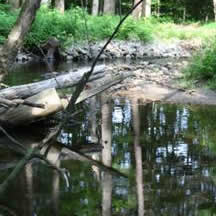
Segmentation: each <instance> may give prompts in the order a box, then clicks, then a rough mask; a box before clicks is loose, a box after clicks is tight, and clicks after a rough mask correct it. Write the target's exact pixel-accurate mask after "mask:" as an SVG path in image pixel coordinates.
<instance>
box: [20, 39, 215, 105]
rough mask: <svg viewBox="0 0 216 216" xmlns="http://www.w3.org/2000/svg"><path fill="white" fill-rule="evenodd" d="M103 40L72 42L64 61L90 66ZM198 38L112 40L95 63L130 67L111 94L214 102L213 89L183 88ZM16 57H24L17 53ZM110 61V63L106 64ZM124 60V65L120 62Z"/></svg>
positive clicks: (120, 68)
mask: <svg viewBox="0 0 216 216" xmlns="http://www.w3.org/2000/svg"><path fill="white" fill-rule="evenodd" d="M104 43H105V41H102V42H99V43H94V44H91V46H90V47H89V45H87V44H85V45H82V46H81V45H73V46H71V47H70V48H68V49H67V51H66V52H65V53H64V57H65V59H66V60H67V62H68V63H70V62H83V63H85V64H88V63H89V64H90V65H91V60H93V59H94V58H95V57H96V56H97V54H98V52H99V51H100V49H101V48H102V46H103V44H104ZM201 46H202V44H201V43H200V41H198V40H190V41H187V40H183V41H181V40H173V41H166V42H164V41H157V40H155V41H153V42H151V43H148V44H145V43H142V42H140V41H139V42H137V41H129V42H126V41H119V40H114V41H112V42H111V43H110V44H109V46H108V47H107V49H106V50H105V52H104V53H103V54H102V56H101V57H100V59H99V60H100V61H99V63H102V62H109V66H110V70H109V73H111V74H112V73H116V71H120V72H122V71H124V70H125V69H126V71H128V70H130V71H132V72H133V74H134V76H133V77H132V78H128V79H126V80H125V81H123V82H122V83H121V84H118V85H117V86H114V87H112V88H111V94H112V96H114V97H116V96H120V97H122V96H123V97H132V98H137V99H142V100H143V101H144V102H151V101H160V102H168V103H192V104H212V105H215V104H216V94H215V92H214V91H211V90H209V89H206V88H205V87H203V86H199V87H198V88H197V87H194V88H193V89H192V88H190V87H188V86H187V87H185V86H184V85H183V84H184V74H183V73H182V69H183V68H184V67H186V66H187V65H188V62H190V57H191V56H192V55H193V53H194V52H195V51H197V50H199V49H201ZM19 55H20V57H19V56H18V57H19V58H21V59H22V58H25V56H24V55H23V54H22V53H20V54H19ZM110 62H111V63H110ZM123 62H124V64H123Z"/></svg>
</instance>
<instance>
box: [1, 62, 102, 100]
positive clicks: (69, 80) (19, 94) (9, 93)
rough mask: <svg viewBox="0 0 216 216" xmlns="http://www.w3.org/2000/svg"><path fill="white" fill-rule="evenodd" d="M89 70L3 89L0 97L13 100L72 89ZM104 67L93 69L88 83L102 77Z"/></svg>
mask: <svg viewBox="0 0 216 216" xmlns="http://www.w3.org/2000/svg"><path fill="white" fill-rule="evenodd" d="M89 70H90V68H82V69H80V70H78V71H77V72H70V73H67V74H64V75H60V76H57V77H55V78H52V79H48V80H43V81H40V82H35V83H31V84H26V85H20V86H14V87H10V88H5V89H3V90H1V91H0V97H2V98H6V99H15V98H22V99H25V98H28V97H30V96H33V95H35V94H38V93H39V92H41V91H43V90H45V89H48V88H56V89H58V88H66V87H72V86H75V85H76V84H78V82H79V80H80V79H81V78H82V76H83V74H85V73H86V72H88V71H89ZM104 71H105V65H100V66H97V67H95V70H94V72H93V74H92V76H91V77H90V80H89V81H93V80H96V79H99V78H102V77H103V76H104Z"/></svg>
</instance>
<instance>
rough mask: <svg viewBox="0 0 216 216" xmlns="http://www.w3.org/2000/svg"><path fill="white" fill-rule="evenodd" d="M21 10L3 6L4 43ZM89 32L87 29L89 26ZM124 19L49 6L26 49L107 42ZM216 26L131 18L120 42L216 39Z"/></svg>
mask: <svg viewBox="0 0 216 216" xmlns="http://www.w3.org/2000/svg"><path fill="white" fill-rule="evenodd" d="M17 15H18V11H17V12H16V13H14V12H13V13H12V12H10V8H9V7H8V6H7V5H5V4H4V5H3V4H0V44H2V43H3V42H4V41H5V39H6V38H7V35H8V33H9V32H10V29H11V28H12V26H13V24H14V23H15V21H16V18H17ZM85 20H86V23H87V29H88V30H86V24H85ZM119 20H120V18H119V17H118V16H90V15H88V14H87V13H86V12H84V11H83V10H82V9H80V8H78V7H75V8H71V9H70V10H67V11H66V12H65V14H64V15H62V14H60V13H58V11H55V10H51V9H49V8H47V7H44V6H43V7H41V9H40V10H39V12H38V13H37V17H36V20H35V22H34V24H33V26H32V30H31V32H30V33H29V34H28V36H27V38H26V40H25V46H26V47H28V48H31V47H34V46H35V44H37V45H38V44H40V43H43V42H44V41H46V40H47V39H48V38H49V37H56V38H58V39H59V40H60V41H61V42H62V44H63V45H64V46H68V45H70V44H72V43H76V42H77V41H84V40H86V38H87V36H86V35H87V32H88V38H89V40H93V41H96V40H104V39H106V38H108V37H109V36H110V35H111V33H112V32H113V31H114V28H115V26H116V25H117V24H118V22H119ZM215 35H216V24H215V23H209V24H204V25H202V24H200V23H189V24H185V25H183V24H174V23H173V22H172V20H171V19H167V18H166V19H164V18H161V19H156V18H150V19H141V20H134V19H133V18H132V17H129V18H128V19H127V20H126V22H125V23H124V24H123V26H122V27H121V29H120V31H119V33H118V35H117V37H116V38H117V39H120V40H141V41H144V42H147V41H150V40H152V39H159V40H172V39H179V40H191V39H193V40H194V39H201V40H206V38H209V37H214V36H215Z"/></svg>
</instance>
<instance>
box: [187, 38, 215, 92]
mask: <svg viewBox="0 0 216 216" xmlns="http://www.w3.org/2000/svg"><path fill="white" fill-rule="evenodd" d="M183 72H184V74H185V80H186V81H187V82H188V83H189V85H190V84H191V83H194V82H195V83H197V82H198V83H199V82H202V83H204V84H207V86H208V87H210V88H212V89H216V42H215V41H212V42H210V43H209V44H208V45H207V46H206V47H205V48H204V49H203V50H200V51H198V52H197V53H196V54H195V55H194V56H193V57H192V59H191V60H190V63H189V65H188V66H187V67H186V68H185V69H184V70H183Z"/></svg>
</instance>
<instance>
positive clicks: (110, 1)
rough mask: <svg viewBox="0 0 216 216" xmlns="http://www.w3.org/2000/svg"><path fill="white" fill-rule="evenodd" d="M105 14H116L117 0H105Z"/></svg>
mask: <svg viewBox="0 0 216 216" xmlns="http://www.w3.org/2000/svg"><path fill="white" fill-rule="evenodd" d="M103 13H104V14H105V15H112V14H115V0H104V7H103Z"/></svg>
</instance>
